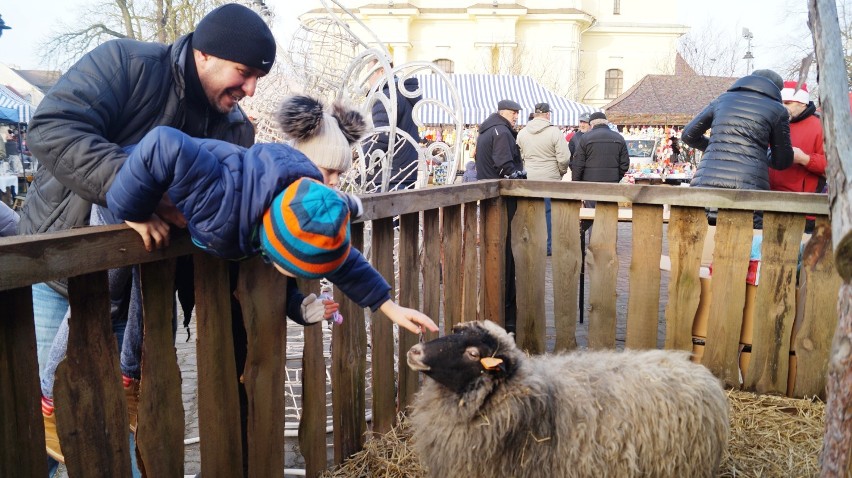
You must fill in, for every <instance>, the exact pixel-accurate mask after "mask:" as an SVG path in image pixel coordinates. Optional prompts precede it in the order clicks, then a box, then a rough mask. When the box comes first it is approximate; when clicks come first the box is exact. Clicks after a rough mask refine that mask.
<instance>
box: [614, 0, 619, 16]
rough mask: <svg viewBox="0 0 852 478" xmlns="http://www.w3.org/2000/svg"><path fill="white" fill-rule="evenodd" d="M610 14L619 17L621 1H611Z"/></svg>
mask: <svg viewBox="0 0 852 478" xmlns="http://www.w3.org/2000/svg"><path fill="white" fill-rule="evenodd" d="M612 14H613V15H620V14H621V0H612Z"/></svg>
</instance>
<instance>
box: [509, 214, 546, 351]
mask: <svg viewBox="0 0 852 478" xmlns="http://www.w3.org/2000/svg"><path fill="white" fill-rule="evenodd" d="M511 241H512V253H513V254H514V256H515V277H516V283H517V301H518V324H517V333H518V335H517V337H516V338H515V341H516V342H517V343H518V346H519V347H520V348H521V349H523V350H525V351H526V352H527V353H529V354H533V355H537V354H542V353H544V345H545V344H544V340H545V327H546V325H547V324H546V323H545V320H546V316H545V311H544V282H545V272H546V271H545V261H546V260H547V222H546V221H545V216H544V201H542V200H541V199H524V198H519V199H518V210H517V212H516V213H515V217H514V219H513V220H512V238H511Z"/></svg>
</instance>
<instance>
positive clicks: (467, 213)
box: [461, 202, 479, 322]
mask: <svg viewBox="0 0 852 478" xmlns="http://www.w3.org/2000/svg"><path fill="white" fill-rule="evenodd" d="M477 214H479V208H478V206H477V204H476V203H475V202H467V203H464V206H463V211H462V217H463V221H464V227H463V229H462V244H463V246H462V312H461V318H462V321H464V322H468V321H471V320H476V319H477V311H476V310H477V308H478V307H479V302H478V297H479V289H478V287H477V285H478V284H479V282H478V281H477V277H476V276H477V272H478V269H479V261H478V257H477V249H478V247H477V244H476V243H477Z"/></svg>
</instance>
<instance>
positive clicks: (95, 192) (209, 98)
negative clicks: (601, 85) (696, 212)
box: [0, 4, 826, 474]
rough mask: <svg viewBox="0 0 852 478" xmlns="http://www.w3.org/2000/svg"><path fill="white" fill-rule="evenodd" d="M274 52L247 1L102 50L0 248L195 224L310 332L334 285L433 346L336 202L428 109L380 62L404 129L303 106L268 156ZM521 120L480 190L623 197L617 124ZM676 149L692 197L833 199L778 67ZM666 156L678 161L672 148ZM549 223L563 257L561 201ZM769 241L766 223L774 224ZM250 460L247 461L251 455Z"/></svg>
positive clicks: (507, 108)
mask: <svg viewBox="0 0 852 478" xmlns="http://www.w3.org/2000/svg"><path fill="white" fill-rule="evenodd" d="M275 56H276V44H275V40H274V38H273V35H272V32H271V31H270V30H269V28H268V26H267V25H266V23H265V22H264V21H263V20H262V19H261V18H260V17H259V16H258V15H257V14H256V13H255V12H253V11H252V10H250V9H248V8H246V7H243V6H240V5H236V4H226V5H223V6H221V7H218V8H216V9H215V10H213V11H212V12H210V13H209V14H207V15H206V16H205V17H204V18H203V19H202V20H201V21H200V22H199V23H198V25H197V27H196V29H195V31H194V32H192V33H189V34H187V35H184V36H182V37H180V38H179V39H178V40H177V41H175V42H174V43H173V44H170V45H162V44H157V43H143V42H135V41H130V40H113V41H110V42H107V43H104V44H102V45H100V46H99V47H97V48H95V49H94V50H92V51H91V52H90V53H88V54H86V55H85V56H83V57H82V58H81V60H80V61H79V62H78V63H77V64H76V65H75V66H74V67H73V68H71V69H70V70H69V71H68V72H67V73H65V74H64V75H63V76H62V77H61V78H60V79H59V81H58V83H57V84H56V86H55V87H54V88H52V89H51V90H50V92H49V93H48V94H47V95H46V96H45V98H44V100H43V101H42V102H41V104H40V105H39V107H38V109H37V110H36V112H35V114H34V116H33V118H32V120H31V122H30V124H29V129H28V144H27V145H28V147H29V148H30V150H31V151H32V154H33V156H34V157H35V158H37V160H38V161H39V162H40V164H41V165H43V167H40V168H39V169H38V171H37V174H36V176H35V179H34V181H33V183H32V185H31V186H30V194H29V195H28V199H27V201H26V202H25V204H24V207H23V210H22V211H21V214H20V216H19V215H18V214H17V213H15V212H13V211H11V210H10V209H9V208H8V207H5V208H4V205H3V204H0V236H4V235H11V234H14V233H17V234H40V233H47V232H55V231H63V230H67V229H70V228H73V227H80V226H90V225H100V224H117V223H127V224H128V225H129V226H130V227H131V228H133V229H134V230H135V231H137V232H138V233H139V235H140V237H141V240H142V241H143V244H144V246H145V248H146V249H148V250H155V249H159V248H163V247H168V238H169V231H170V229H171V228H187V229H188V230H189V232H190V235H191V236H192V238H193V241H194V242H195V243H196V244H197V245H198V246H199V247H200V248H201V249H203V250H205V251H206V252H209V253H211V254H214V255H217V256H219V257H223V258H226V259H233V260H238V259H243V258H246V257H252V256H257V255H261V256H263V257H265V258H266V259H267V260H268V261H269V262H270V263H271V264H272V265H273V266H274V267H275V268H276V269H278V270H279V271H280V272H281V273H283V274H285V275H287V276H288V277H289V278H290V279H288V281H287V292H286V293H287V298H288V300H287V303H288V309H287V310H286V311H282V319H283V316H285V315H286V316H287V317H289V318H290V319H291V320H293V321H295V322H297V323H299V324H301V325H305V326H310V325H312V324H316V323H319V322H321V321H323V320H330V319H331V318H332V317H333V315H334V313H335V312H336V311H337V309H338V307H339V304H337V303H336V302H335V301H334V300H332V299H328V298H318V297H316V296H315V295H314V294H308V295H305V294H303V293H302V292H300V291H299V290H298V287H297V285H296V282H295V280H294V279H293V278H294V277H306V278H320V277H325V278H327V279H329V280H331V281H332V282H333V283H334V284H335V285H337V286H338V287H339V288H340V289H341V291H343V292H344V293H345V294H346V295H347V296H349V297H350V298H352V299H353V300H354V301H355V302H356V303H358V304H359V305H361V306H362V307H369V308H371V309H372V310H373V311H376V310H381V311H382V312H384V314H385V316H386V317H387V318H389V319H390V320H391V321H393V322H394V323H396V324H399V325H400V326H401V327H403V328H405V329H407V330H409V331H411V332H412V333H419V332H420V331H421V330H422V329H428V330H431V331H437V327H436V325H435V323H434V322H433V321H432V319H430V318H429V317H427V316H425V315H424V314H422V313H420V312H419V311H416V310H413V309H409V308H405V307H401V306H399V305H398V304H396V303H395V302H394V301H393V300H392V299H391V292H392V290H391V287H390V286H389V285H388V283H387V281H385V279H384V278H382V277H381V276H380V275H379V274H378V272H376V271H375V270H374V269H373V268H372V266H370V264H369V263H368V262H367V261H366V260H365V259H364V258H363V256H362V255H361V254H360V252H359V251H358V250H357V249H355V248H354V247H351V246H350V244H349V228H348V224H349V222H350V220H352V219H354V218H356V217H358V216H359V215H360V214H361V212H362V207H361V204H360V201H359V200H358V198H357V197H355V196H351V195H347V194H344V193H341V192H339V191H337V190H336V189H335V186H336V185H337V182H338V179H339V177H340V175H341V174H344V173H346V171H348V170H349V169H350V168H351V167H352V146H353V144H354V143H356V142H357V141H359V140H361V139H362V138H363V137H364V135H365V134H366V132H367V130H368V123H369V122H372V123H373V125H374V126H378V127H382V126H389V125H390V124H392V123H393V124H396V126H397V127H398V128H400V129H401V130H403V131H404V132H405V133H406V134H407V135H409V136H410V137H411V138H412V139H413V140H414V142H415V144H416V143H418V142H420V141H421V138H420V132H419V131H418V128H417V126H416V124H415V122H414V121H413V119H412V116H411V114H412V110H413V108H414V105H415V104H416V103H417V101H419V98H408V97H406V96H404V95H402V94H400V93H399V89H398V87H397V85H396V84H394V83H395V82H397V81H399V80H397V79H394V80H393V81H392V82H385V83H384V84H382V83H380V82H379V80H380V79H381V78H382V76H383V75H384V73H385V72H384V70H383V68H382V67H381V66H380V65H377V64H373V65H372V67H373V76H371V78H370V79H369V83H370V86H371V87H372V88H374V89H375V90H377V91H378V92H380V93H381V94H383V95H385V96H386V97H390V95H391V94H392V93H391V88H393V89H394V90H395V91H396V94H397V95H398V96H397V104H398V109H399V112H398V114H397V116H396V117H395V118H394V117H390V115H389V114H388V112H387V110H386V108H385V107H384V105H383V103H382V102H376V103H375V106H374V108H373V110H372V111H371V112H370V113H369V115H370V120H371V121H369V122H368V121H367V116H366V115H367V114H368V113H365V112H361V111H359V110H358V109H356V108H354V107H351V106H348V105H346V104H343V103H335V104H334V105H331V106H330V107H327V106H326V105H323V104H322V102H320V101H319V100H316V99H314V98H310V97H304V96H294V97H288V98H287V99H285V100H284V101H283V102H282V104H281V105H280V108H279V114H278V120H279V123H280V126H281V129H282V132H283V133H284V135H285V137H287V138H288V140H289V143H288V144H254V143H255V142H254V128H253V126H252V124H251V122H250V121H249V119H248V117H247V116H246V114H245V112H244V111H243V110H242V109H241V107H240V105H239V101H240V100H241V99H242V98H244V97H246V96H252V95H254V93H255V90H256V87H257V82H258V81H260V80H261V79H262V78H263V77H264V76H265V75H266V74H268V73H269V71H270V69H271V68H272V65H273V62H274V61H275ZM391 66H392V65H391ZM405 81H406V82H408V81H411V80H405ZM413 81H417V80H413ZM130 86H133V88H131V87H130ZM406 87H407V88H408V89H411V88H412V87H413V88H416V85H406ZM522 109H523V108H522V107H521V105H520V104H519V103H518V102H516V101H514V100H513V99H503V100H501V101H499V102H498V103H497V104H496V105H495V111H494V113H493V114H491V115H490V116H489V117H488V118H486V119H485V120H484V121H483V122H482V124H480V125H479V126H478V131H477V134H476V135H475V139H474V137H473V136H471V137H470V141H467V142H466V144H468V145H469V146H472V148H471V150H470V151H471V154H470V158H471V160H470V161H467V162H466V165H465V172H464V176H463V180H464V181H465V182H468V181H476V180H488V179H505V178H508V179H529V180H538V181H585V182H594V183H597V182H604V183H617V182H620V181H621V180H622V178H623V177H624V175H625V174H626V173H627V171H628V169H629V168H630V160H629V153H628V148H627V145H626V143H625V140H624V137H623V136H622V135H621V134H620V133H618V132H617V131H615V130H614V129H613V128H612V127H611V125H610V123H609V121H608V120H607V117H606V114H605V113H603V112H600V111H597V112H593V113H591V114H587V115H581V116H580V117H579V121H578V123H579V125H578V129H577V130H576V131H570V132H568V134H567V135H566V131H565V130H564V128H562V127H560V126H558V125H553V124H552V123H551V121H550V118H551V109H550V105H548V104H547V103H539V104H536V105H535V106H534V108H533V112H532V113H531V120H530V121H529V123H528V124H527V125H526V126H525V127H524V128H522V129H521V130H520V131H518V129H517V128H516V126H517V119H518V115H519V113H520V111H521V110H522ZM708 131H709V132H710V133H709V135H707V134H706V133H707V132H708ZM676 139H677V138H675V140H676ZM424 140H425V141H430V140H432V139H431V138H428V137H427V138H424ZM681 140H682V142H683V143H685V144H686V145H688V146H690V147H694V148H697V149H699V150H701V151H703V152H704V155H703V159H702V161H701V162H700V164H699V165H698V169H697V171H696V172H695V175H694V178H693V179H692V183H691V186H695V187H711V188H726V189H751V190H779V191H795V192H824V191H825V184H826V181H825V169H826V159H825V152H824V147H823V134H822V128H821V125H820V121H819V117H818V111H817V108H816V106H815V105H814V103H813V101H811V99H810V96H809V94H808V90H807V86H806V85H798V84H796V83H795V82H784V81H783V80H782V78H781V77H780V76H779V75H778V74H777V73H775V72H772V71H770V70H757V71H755V72H754V73H752V74H750V75H747V76H745V77H743V78H741V79H739V80H738V81H736V82H735V83H734V84H733V85H732V86H731V88H730V89H729V90H728V91H727V92H725V93H724V94H722V95H721V96H719V97H718V98H716V99H715V100H713V101H712V102H711V103H710V104H709V105H708V106H707V107H706V108H705V109H704V110H703V111H702V112H701V113H699V114H698V115H697V116H696V117H695V119H693V120H692V121H691V122H690V123H689V124H688V125H686V127H685V128H684V129H683V133H682V136H681ZM20 146H21V142H20V141H19V138H18V137H16V136H14V133H13V132H12V131H8V132H7V134H6V137H5V149H4V150H3V152H4V155H5V156H6V158H5V159H6V160H7V161H9V164H10V166H11V168H12V170H18V169H20V170H21V171H23V163H22V161H21V150H20V149H19V148H20ZM372 148H373V151H377V153H378V154H381V153H382V152H384V153H386V152H387V151H388V149H391V148H392V141H391V140H390V139H389V138H388V137H387V135H384V136H381V135H380V136H379V140H378V141H377V142H375V143H374V144H373V146H372ZM671 148H672V150H675V148H678V143H677V141H675V142H673V143H672V144H671ZM371 152H372V151H371ZM417 158H418V151H417V150H416V148H415V147H414V146H413V145H412V144H409V143H406V145H404V146H403V147H401V148H399V150H398V151H397V152H396V153H394V161H393V163H392V168H391V177H390V178H387V180H388V181H389V182H390V184H391V186H392V188H403V187H407V186H409V185H410V183H411V182H413V180H414V179H413V178H414V176H412V175H411V174H410V173H411V168H412V167H413V166H412V165H416V163H417ZM675 158H677V155H676V154H675ZM415 169H416V167H415ZM415 176H416V175H415ZM237 185H241V186H239V187H238V186H237ZM505 204H506V208H507V212H508V219H509V230H508V236H507V237H511V220H512V217H513V215H514V214H515V211H516V208H517V204H516V202H515V200H514V198H511V197H509V198H506V200H505ZM587 206H589V207H594V204H593V203H588V204H587ZM294 218H295V219H294ZM714 221H715V214H714V212H713V211H708V222H709V223H710V224H713V223H714ZM546 222H547V236H548V237H547V251H548V255H550V254H552V253H553V252H554V251H552V237H551V217H550V201H549V200H546ZM754 227H755V228H756V229H759V228H761V227H762V217H761V216H760V213H759V212H756V213H755V216H754ZM505 262H506V267H505V270H506V281H505V287H506V295H505V297H506V301H505V307H506V310H505V317H506V322H505V325H506V329H507V331H509V332H514V331H515V327H516V315H517V310H516V303H515V275H514V257H513V254H512V248H511V243H510V241H508V240H507V241H506V249H505ZM236 265H237V262H232V263H231V267H230V274H231V276H232V279H235V278H236V275H237V274H238V267H237V266H236ZM177 267H178V271H177V277H178V280H177V281H176V284H175V287H176V289H177V290H178V292H180V291H182V290H183V291H186V290H190V291H191V290H192V287H193V277H192V274H191V271H192V264H191V260H190V259H188V258H184V259H182V260H180V261H178V265H177ZM231 282H232V284H236V280H232V281H231ZM32 290H33V314H34V319H35V327H36V340H37V354H38V363H39V373H40V375H41V384H42V411H43V417H44V423H45V432H46V442H47V453H48V455H49V456H50V457H51V458H52V459H53V460H55V461H53V462H52V467H51V474H52V473H54V472H55V470H56V465H57V463H58V462H59V461H62V460H63V459H64V456H63V454H62V451H61V446H60V443H59V439H58V436H57V434H56V425H55V424H56V419H55V414H56V413H62V412H63V410H67V409H69V408H71V407H73V406H74V405H73V404H67V403H66V404H62V403H55V402H54V401H53V379H54V372H55V370H56V366H57V364H58V362H59V361H60V360H61V359H62V357H63V356H64V354H65V350H66V348H67V322H68V320H69V319H70V318H71V315H72V314H73V311H72V310H71V309H70V306H69V301H68V291H67V283H66V282H65V281H54V282H50V283H43V284H36V285H34V286H33V289H32ZM109 292H110V300H111V312H110V313H111V319H112V324H113V329H114V332H115V335H116V340H117V343H118V345H119V349H120V351H121V364H120V365H121V372H122V383H123V385H124V390H125V395H126V399H127V402H128V413H129V417H128V418H129V421H130V424H131V431H133V430H134V429H135V424H136V403H137V401H138V393H139V381H140V379H141V378H142V377H141V373H140V366H139V364H140V357H141V341H142V333H141V320H142V311H141V289H140V278H139V269H138V267H131V268H123V269H117V270H113V271H110V273H109ZM178 296H180V297H191V296H192V294H191V293H190V294H180V293H179V294H178ZM189 300H190V303H184V304H182V305H183V309H184V310H185V311H191V310H192V306H193V304H192V303H191V299H189ZM230 301H231V306H232V307H231V310H232V317H233V321H234V324H233V330H234V331H235V334H234V348H235V356H236V361H237V370H238V371H241V370H242V369H243V366H244V364H245V359H246V353H247V350H246V335H245V328H244V326H243V323H242V321H243V317H242V314H241V308H240V306H239V299H238V297H237V296H236V295H234V294H232V295H231V296H230ZM175 326H176V325H175ZM235 380H237V377H235ZM239 391H240V405H241V419H242V420H241V423H242V426H243V430H242V431H243V433H245V427H246V417H247V407H248V404H247V397H246V395H245V388H244V386H243V385H240V386H239ZM243 446H244V450H243V453H244V454H245V453H247V450H246V449H245V447H246V446H247V441H246V440H243ZM244 463H245V464H246V465H247V463H248V462H247V460H246V461H244Z"/></svg>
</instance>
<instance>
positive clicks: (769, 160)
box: [681, 70, 793, 229]
mask: <svg viewBox="0 0 852 478" xmlns="http://www.w3.org/2000/svg"><path fill="white" fill-rule="evenodd" d="M783 87H784V82H783V80H782V79H781V76H780V75H778V73H775V72H774V71H772V70H755V71H754V72H753V73H752V74H751V75H748V76H744V77H742V78H740V79H739V80H737V81H735V82H734V84H733V85H732V86H731V87H730V88H729V89H728V91H726V92H725V93H722V94H721V95H719V96H718V97H717V98H716V99H715V100H713V101H712V102H711V103H710V104H709V105H708V106H707V107H706V108H704V110H703V111H702V112H701V113H699V114H698V116H696V117H695V118H694V119H693V120H692V121H690V122H689V124H687V125H686V127H684V129H683V132H682V133H681V140H682V141H683V142H684V143H686V144H687V145H689V146H692V147H693V148H696V149H700V150H701V151H704V155H703V156H702V158H701V162H700V163H698V169H697V170H696V171H695V175H694V176H693V178H692V181H690V184H689V185H690V186H694V187H704V188H724V189H756V190H761V191H768V190H769V168H770V167H772V168H775V169H779V170H782V169H787V168H788V167H790V165H791V164H792V163H793V147H792V146H791V144H790V120H789V113H788V112H787V109H786V108H784V105H783V104H782V103H781V89H782V88H783ZM708 129H709V130H710V136H709V137H707V136H704V133H705V132H706V131H707V130H708ZM767 148H768V151H767ZM708 221H709V222H710V223H711V224H715V222H716V221H715V212H713V211H709V212H708ZM754 227H755V229H762V228H763V218H762V215H761V214H760V213H755V216H754Z"/></svg>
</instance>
